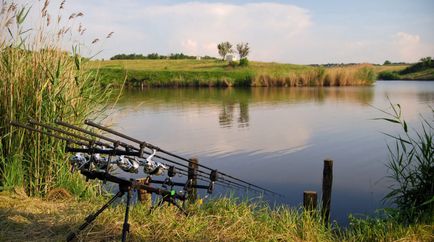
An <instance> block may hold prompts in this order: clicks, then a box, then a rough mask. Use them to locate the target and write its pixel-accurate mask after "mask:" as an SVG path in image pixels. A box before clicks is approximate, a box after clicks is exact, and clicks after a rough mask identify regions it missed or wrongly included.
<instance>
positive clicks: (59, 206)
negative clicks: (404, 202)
mask: <svg viewBox="0 0 434 242" xmlns="http://www.w3.org/2000/svg"><path fill="white" fill-rule="evenodd" d="M102 203H103V201H100V200H96V201H92V202H90V201H86V200H84V201H80V202H77V201H74V200H73V198H67V199H66V200H62V199H60V200H55V201H53V200H48V201H47V200H41V199H40V198H28V197H21V196H17V195H10V194H2V193H0V217H2V218H4V219H1V220H0V240H2V241H3V240H4V241H11V240H13V241H26V240H28V238H32V240H33V241H61V240H64V239H65V238H66V236H67V234H68V232H70V231H72V230H74V229H77V228H78V226H79V225H80V224H81V223H83V218H85V217H86V216H87V215H88V214H89V213H91V212H94V211H96V209H98V208H99V206H101V205H102ZM46 211H50V212H49V213H47V212H46ZM189 211H190V215H189V216H184V215H183V214H181V213H179V211H178V210H177V209H176V208H175V207H174V206H170V207H168V206H164V207H160V208H158V209H156V210H155V211H154V212H153V213H152V214H149V207H148V206H145V205H143V204H137V205H136V206H133V207H131V211H130V217H129V223H130V234H129V235H128V241H309V242H310V241H355V242H360V241H432V240H433V239H434V236H433V234H432V229H433V227H432V225H411V226H404V225H402V224H400V223H399V222H397V221H395V220H392V219H386V220H383V219H377V218H370V219H361V218H352V219H351V224H350V225H349V227H348V228H339V227H336V226H335V227H333V228H332V229H330V228H328V227H327V226H325V225H324V223H323V221H322V220H321V219H320V216H319V214H317V213H311V212H309V213H304V212H303V211H302V210H301V209H296V208H294V209H291V208H288V207H279V208H274V209H271V208H269V207H268V206H266V205H264V204H258V203H249V202H244V201H241V202H240V201H239V200H235V199H234V198H224V199H215V200H211V201H208V202H207V203H205V204H203V205H201V206H197V205H193V206H191V207H189ZM124 213H125V206H123V204H119V206H113V207H110V208H108V209H107V210H106V211H104V212H103V213H102V214H101V215H100V216H99V217H98V218H97V219H96V220H95V221H94V223H93V224H92V226H89V227H88V228H87V229H86V230H85V231H83V232H82V233H81V234H80V236H79V241H118V240H119V239H120V235H121V233H122V221H123V215H124Z"/></svg>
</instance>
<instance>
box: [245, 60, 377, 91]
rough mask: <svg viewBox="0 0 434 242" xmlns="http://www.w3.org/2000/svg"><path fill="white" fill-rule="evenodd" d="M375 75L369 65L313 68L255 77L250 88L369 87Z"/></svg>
mask: <svg viewBox="0 0 434 242" xmlns="http://www.w3.org/2000/svg"><path fill="white" fill-rule="evenodd" d="M374 80H375V73H374V70H373V68H372V67H371V66H369V65H357V66H352V67H335V68H326V69H325V68H321V67H317V68H313V69H306V70H303V71H298V72H289V73H287V74H282V73H279V74H277V75H270V74H259V75H256V76H255V78H254V80H253V83H252V86H285V87H297V86H361V85H371V84H372V83H373V82H374Z"/></svg>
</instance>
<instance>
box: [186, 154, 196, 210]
mask: <svg viewBox="0 0 434 242" xmlns="http://www.w3.org/2000/svg"><path fill="white" fill-rule="evenodd" d="M198 164H199V160H198V159H197V158H191V159H190V162H189V163H188V182H190V186H191V187H190V188H189V190H188V193H187V197H188V200H189V201H190V202H195V201H196V199H197V189H196V187H194V186H196V185H197V179H196V178H197V168H198Z"/></svg>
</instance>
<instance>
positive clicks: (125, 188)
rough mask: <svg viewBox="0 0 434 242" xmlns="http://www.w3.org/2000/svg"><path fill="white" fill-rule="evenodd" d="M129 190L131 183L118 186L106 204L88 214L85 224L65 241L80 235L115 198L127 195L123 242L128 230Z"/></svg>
mask: <svg viewBox="0 0 434 242" xmlns="http://www.w3.org/2000/svg"><path fill="white" fill-rule="evenodd" d="M131 189H132V183H131V182H130V184H124V183H122V184H119V191H118V192H117V193H116V194H115V195H114V196H113V197H112V198H111V199H110V200H109V201H108V202H107V203H106V204H104V205H103V206H102V207H101V208H100V209H99V210H98V211H96V212H95V213H93V214H90V215H89V216H87V217H86V218H85V222H84V223H83V224H82V225H81V226H80V227H79V228H78V230H77V231H75V232H71V233H70V234H69V235H68V237H67V238H66V241H68V242H69V241H72V240H74V239H75V238H76V237H77V235H78V233H80V232H81V231H82V230H84V229H85V228H86V227H87V226H88V225H89V224H91V223H92V222H93V221H94V220H95V219H96V218H97V217H98V216H99V215H100V214H101V213H102V212H103V211H104V210H106V209H107V208H108V207H109V206H110V205H111V204H112V203H113V202H114V201H115V200H116V199H117V198H121V197H122V196H123V195H124V194H125V193H126V194H127V202H126V209H125V216H124V224H123V227H122V242H125V241H126V239H127V233H128V232H129V230H130V225H129V224H128V215H129V212H130V203H131Z"/></svg>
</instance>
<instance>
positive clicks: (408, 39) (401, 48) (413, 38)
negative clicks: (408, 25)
mask: <svg viewBox="0 0 434 242" xmlns="http://www.w3.org/2000/svg"><path fill="white" fill-rule="evenodd" d="M394 46H395V47H396V48H397V51H398V53H399V56H400V58H401V59H402V60H404V61H409V62H414V61H417V60H419V59H420V58H421V57H423V56H424V55H427V54H428V53H427V50H426V48H425V46H424V45H423V44H422V42H421V38H420V36H419V35H417V34H409V33H405V32H398V33H396V34H395V36H394Z"/></svg>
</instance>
